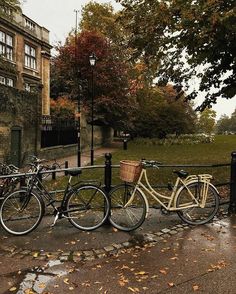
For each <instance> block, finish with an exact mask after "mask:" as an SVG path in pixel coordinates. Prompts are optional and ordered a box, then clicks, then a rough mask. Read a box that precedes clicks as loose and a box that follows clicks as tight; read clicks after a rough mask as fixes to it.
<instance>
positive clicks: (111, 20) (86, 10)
mask: <svg viewBox="0 0 236 294" xmlns="http://www.w3.org/2000/svg"><path fill="white" fill-rule="evenodd" d="M118 15H119V13H115V12H114V9H113V7H112V5H111V4H109V3H104V4H99V3H97V2H89V3H88V4H86V5H85V6H84V7H83V9H82V19H81V22H80V29H81V31H90V32H91V31H95V32H97V33H99V34H102V35H103V36H105V37H106V38H108V39H109V41H110V42H113V43H117V42H119V41H120V40H121V39H122V29H121V25H120V24H119V23H118V22H117V21H116V20H117V17H118Z"/></svg>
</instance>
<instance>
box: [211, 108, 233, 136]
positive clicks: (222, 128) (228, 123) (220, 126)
mask: <svg viewBox="0 0 236 294" xmlns="http://www.w3.org/2000/svg"><path fill="white" fill-rule="evenodd" d="M216 129H217V133H219V134H224V133H235V134H236V109H235V110H234V112H233V113H232V115H231V117H229V116H227V115H223V116H221V117H220V119H219V120H218V122H217V125H216Z"/></svg>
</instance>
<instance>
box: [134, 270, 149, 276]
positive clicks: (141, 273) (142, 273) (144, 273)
mask: <svg viewBox="0 0 236 294" xmlns="http://www.w3.org/2000/svg"><path fill="white" fill-rule="evenodd" d="M147 274H148V273H146V272H144V271H141V272H138V273H135V275H136V276H137V275H141V276H142V275H147Z"/></svg>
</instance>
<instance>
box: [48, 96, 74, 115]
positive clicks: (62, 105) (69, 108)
mask: <svg viewBox="0 0 236 294" xmlns="http://www.w3.org/2000/svg"><path fill="white" fill-rule="evenodd" d="M50 108H51V116H52V118H53V119H54V120H65V121H66V120H74V118H75V111H76V107H75V103H74V102H73V101H71V99H69V98H68V97H66V96H64V97H58V98H57V99H56V100H55V99H51V101H50Z"/></svg>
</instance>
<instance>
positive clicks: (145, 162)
mask: <svg viewBox="0 0 236 294" xmlns="http://www.w3.org/2000/svg"><path fill="white" fill-rule="evenodd" d="M141 162H142V165H144V166H145V167H155V168H159V165H161V164H162V163H161V162H159V161H156V160H146V159H142V160H141Z"/></svg>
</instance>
